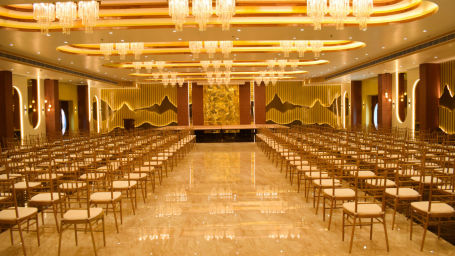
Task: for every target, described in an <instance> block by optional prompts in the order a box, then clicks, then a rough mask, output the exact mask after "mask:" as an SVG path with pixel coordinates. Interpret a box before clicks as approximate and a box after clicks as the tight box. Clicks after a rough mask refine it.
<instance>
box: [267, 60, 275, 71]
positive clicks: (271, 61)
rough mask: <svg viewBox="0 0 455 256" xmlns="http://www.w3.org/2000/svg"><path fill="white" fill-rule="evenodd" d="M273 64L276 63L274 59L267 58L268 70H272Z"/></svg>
mask: <svg viewBox="0 0 455 256" xmlns="http://www.w3.org/2000/svg"><path fill="white" fill-rule="evenodd" d="M275 65H276V61H275V60H267V68H268V70H273V68H274V67H275Z"/></svg>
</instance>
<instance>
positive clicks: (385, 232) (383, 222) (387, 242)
mask: <svg viewBox="0 0 455 256" xmlns="http://www.w3.org/2000/svg"><path fill="white" fill-rule="evenodd" d="M382 224H383V226H384V235H385V244H386V246H387V251H389V237H388V236H387V225H386V224H385V215H384V217H382Z"/></svg>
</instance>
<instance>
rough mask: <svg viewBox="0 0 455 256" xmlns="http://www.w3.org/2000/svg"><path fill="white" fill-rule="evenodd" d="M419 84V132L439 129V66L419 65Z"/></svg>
mask: <svg viewBox="0 0 455 256" xmlns="http://www.w3.org/2000/svg"><path fill="white" fill-rule="evenodd" d="M419 70H420V84H419V86H417V90H419V92H420V93H419V94H418V95H419V99H417V100H418V102H419V104H420V105H421V111H420V112H419V113H416V114H417V115H419V122H420V130H421V131H434V130H436V129H438V128H439V96H440V88H441V65H440V64H430V63H423V64H420V67H419Z"/></svg>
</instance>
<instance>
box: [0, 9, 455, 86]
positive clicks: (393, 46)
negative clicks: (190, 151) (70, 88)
mask: <svg viewBox="0 0 455 256" xmlns="http://www.w3.org/2000/svg"><path fill="white" fill-rule="evenodd" d="M33 2H36V1H26V0H21V1H2V2H1V4H4V5H6V4H14V5H13V6H2V7H0V38H1V40H0V52H4V53H10V54H14V55H18V56H22V57H26V58H29V59H32V60H38V61H40V62H43V63H47V64H51V65H55V66H59V67H64V68H67V69H71V70H76V71H78V72H81V73H86V74H89V75H90V76H94V77H99V78H101V79H105V80H109V81H110V80H113V81H116V82H124V81H132V82H135V81H148V80H149V79H152V80H153V77H151V74H147V73H148V72H147V71H146V70H145V69H144V68H143V69H141V71H139V72H138V71H137V70H134V69H133V66H132V62H134V61H140V62H147V61H151V60H153V61H165V62H166V63H167V65H168V67H166V69H167V70H169V71H173V72H180V73H182V74H186V75H188V74H198V75H195V76H194V77H199V78H201V77H200V75H201V74H202V75H204V74H203V73H204V70H202V69H201V66H200V64H199V63H200V61H201V60H213V59H210V58H208V56H206V54H204V53H202V54H200V56H199V58H196V57H195V56H193V55H192V54H191V52H190V51H189V50H188V42H189V41H224V40H232V41H234V50H233V52H232V53H231V55H230V57H229V58H223V57H222V56H221V54H218V55H217V57H216V58H214V59H219V60H222V59H231V60H233V62H234V64H233V68H234V69H233V70H232V72H238V73H239V74H238V78H245V79H249V78H250V77H251V76H254V75H255V74H254V72H260V71H264V70H265V69H266V61H267V60H273V59H284V56H283V53H282V52H280V51H279V47H278V46H279V42H278V41H279V40H324V41H326V42H349V43H348V44H351V45H352V44H353V47H351V48H349V49H334V50H333V51H330V50H327V51H323V52H322V53H321V56H320V57H319V58H314V55H313V54H312V53H311V51H309V52H307V53H306V54H305V56H304V57H302V58H299V56H298V54H297V53H296V52H292V53H291V56H290V57H289V58H288V59H298V60H299V65H298V67H297V68H296V69H295V70H291V69H287V70H286V71H287V72H293V73H289V74H286V75H285V76H286V78H287V79H291V80H303V79H308V78H321V77H322V78H323V77H327V76H330V75H331V74H335V73H338V72H340V71H343V70H345V69H348V68H352V67H355V66H359V65H360V64H362V63H366V62H369V61H371V60H375V59H378V58H381V57H383V56H387V55H389V54H392V53H394V52H397V51H399V50H403V49H406V48H408V47H411V46H413V45H416V44H418V43H421V42H423V41H426V40H429V39H432V38H436V37H439V36H441V35H444V34H447V33H450V32H453V31H454V30H455V19H453V11H454V10H455V1H453V0H431V1H420V0H375V1H374V3H375V13H374V15H373V17H372V18H371V20H370V24H369V25H368V29H367V30H366V31H362V30H360V29H359V27H358V24H356V21H355V19H354V17H350V18H349V19H348V20H347V25H346V26H345V28H344V30H336V29H335V26H334V25H333V22H332V23H331V21H330V18H328V19H327V23H326V24H323V27H322V30H320V31H315V30H314V29H313V27H312V25H311V22H310V20H309V18H308V17H306V15H305V11H306V6H305V1H303V0H302V1H286V0H278V1H277V0H275V1H271V0H260V1H259V0H237V1H236V2H237V7H238V8H237V13H236V16H234V19H233V22H232V25H231V28H230V30H229V31H222V30H221V25H219V23H217V21H216V19H215V18H214V19H213V21H212V22H211V23H210V24H209V26H208V28H207V30H206V31H203V32H201V31H199V30H198V28H197V25H196V24H195V23H194V20H192V19H190V18H189V19H188V20H187V23H186V24H185V25H184V26H183V31H181V32H179V31H176V30H175V29H174V26H173V24H172V22H171V19H170V17H169V15H168V12H167V3H166V1H163V0H149V1H147V0H142V1H114V0H111V1H102V2H101V7H100V16H101V20H100V22H99V23H98V27H96V28H95V29H94V32H93V33H91V34H87V33H85V32H84V31H83V29H82V28H81V26H80V25H78V24H76V27H75V28H74V29H73V30H72V31H71V34H70V35H64V34H63V33H62V31H61V29H60V28H59V26H58V22H56V23H55V25H54V26H53V27H51V30H50V32H49V33H48V34H42V33H41V32H40V31H39V27H38V25H37V24H36V22H34V20H33V19H32V16H31V14H32V12H31V5H30V3H33ZM40 2H53V1H40ZM18 4H25V5H18ZM119 42H146V51H145V52H144V54H143V55H142V56H141V58H140V60H135V59H134V57H133V56H132V55H130V56H127V57H126V59H125V60H121V59H120V58H119V56H117V55H115V54H113V56H111V58H110V60H106V59H105V57H104V56H102V54H100V52H99V44H100V43H119ZM245 42H246V43H245ZM160 44H161V45H167V47H164V48H163V47H160V48H157V47H155V46H156V45H160ZM264 44H265V45H264ZM267 44H268V45H267ZM329 44H330V43H327V44H326V45H325V46H328V47H330V46H329ZM452 45H453V42H447V43H446V44H444V45H439V46H437V47H433V48H429V49H425V50H424V51H421V52H417V53H413V54H412V55H409V56H403V57H400V59H399V60H398V61H399V63H400V64H399V65H398V66H397V65H396V64H395V63H392V64H390V65H389V64H387V63H382V64H379V65H376V66H374V67H369V68H368V69H364V70H356V71H355V72H353V73H352V74H350V75H348V76H343V77H337V78H335V79H338V80H339V79H344V80H346V79H363V78H365V77H369V76H373V75H376V74H377V73H383V72H384V71H387V70H389V69H390V70H392V68H393V70H394V71H395V70H396V69H400V71H405V70H407V69H410V68H414V67H415V66H416V65H418V64H419V63H422V62H437V61H441V60H442V59H450V58H453V57H455V51H454V50H453V47H452ZM147 47H148V50H147ZM236 48H237V49H236ZM178 49H181V50H180V51H179V50H178ZM435 56H436V57H437V58H435ZM401 59H402V60H401ZM245 63H249V64H245ZM0 69H13V73H16V74H19V75H24V76H30V77H33V76H36V74H38V73H40V76H41V77H43V76H48V77H49V78H52V79H61V80H63V81H64V82H70V80H71V82H72V83H79V82H81V81H82V82H85V81H86V80H87V77H80V76H77V75H74V74H67V73H66V74H65V73H62V72H57V71H50V70H46V68H42V67H41V68H40V67H34V66H32V65H28V64H23V63H12V62H11V61H9V60H6V59H4V58H3V59H2V58H0ZM39 69H41V71H40V70H39ZM245 72H246V73H245ZM152 73H153V70H152ZM194 79H196V78H194ZM95 81H96V79H93V84H94V85H95V86H112V84H111V83H107V82H105V81H101V80H99V81H96V82H95ZM198 82H199V81H198Z"/></svg>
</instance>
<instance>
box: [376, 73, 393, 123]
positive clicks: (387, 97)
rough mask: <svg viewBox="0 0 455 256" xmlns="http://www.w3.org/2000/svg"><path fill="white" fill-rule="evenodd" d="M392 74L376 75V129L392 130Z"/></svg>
mask: <svg viewBox="0 0 455 256" xmlns="http://www.w3.org/2000/svg"><path fill="white" fill-rule="evenodd" d="M392 101H393V100H392V74H390V73H385V74H379V75H378V127H379V128H382V129H391V128H392Z"/></svg>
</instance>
